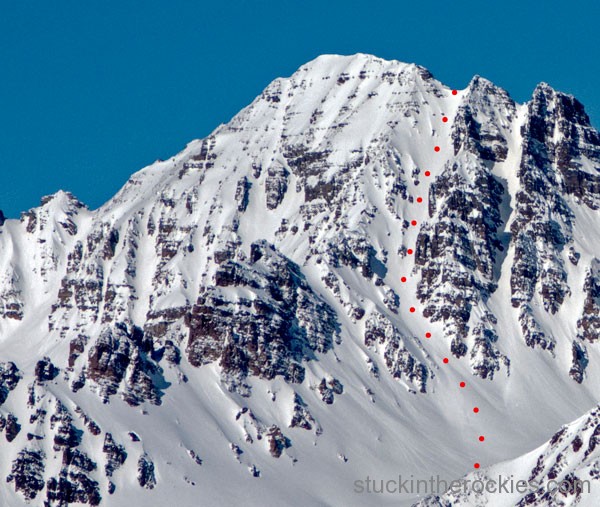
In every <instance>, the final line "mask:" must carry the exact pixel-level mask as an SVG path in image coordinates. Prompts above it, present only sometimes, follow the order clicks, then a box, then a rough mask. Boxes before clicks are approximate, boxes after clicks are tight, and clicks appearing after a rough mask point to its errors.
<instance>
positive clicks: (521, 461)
mask: <svg viewBox="0 0 600 507" xmlns="http://www.w3.org/2000/svg"><path fill="white" fill-rule="evenodd" d="M599 444H600V407H595V408H594V409H593V410H591V411H590V412H588V413H587V414H585V415H583V416H582V417H580V418H579V419H577V420H576V421H574V422H572V423H571V424H568V425H565V426H563V427H562V428H561V429H560V430H559V431H558V432H556V433H555V434H554V435H553V436H552V438H550V439H549V441H548V442H546V443H544V444H543V445H541V446H540V447H539V448H537V449H535V450H533V451H531V452H529V453H527V454H525V455H523V456H520V457H518V458H516V459H514V460H509V461H505V462H504V463H499V464H497V465H493V466H491V467H488V468H486V469H485V470H482V471H480V472H479V471H478V472H473V473H471V474H468V475H467V476H465V477H464V478H462V479H461V484H460V487H459V484H458V483H457V484H455V486H454V490H455V491H450V492H448V493H446V494H444V495H441V496H430V497H427V498H425V499H424V500H422V501H420V502H418V503H417V504H415V505H414V507H451V506H453V505H455V506H459V505H460V506H464V507H467V506H472V507H477V506H479V505H487V504H488V503H489V504H490V505H491V504H492V502H496V503H493V505H514V506H517V507H524V506H526V505H532V506H535V507H542V506H543V507H548V506H552V507H555V506H556V507H558V506H560V507H563V506H567V505H579V506H583V507H587V506H589V507H593V506H595V505H597V504H598V497H600V483H599V482H598V476H599V474H600V447H599ZM467 481H468V482H467ZM478 481H479V482H478ZM519 483H520V484H519ZM486 484H489V486H488V490H487V491H486V490H485V485H486ZM517 484H519V486H518V487H517ZM474 485H475V486H474ZM482 485H483V491H482ZM473 486H474V487H473ZM492 490H495V491H496V492H498V491H500V492H501V493H500V494H496V495H490V494H489V491H492Z"/></svg>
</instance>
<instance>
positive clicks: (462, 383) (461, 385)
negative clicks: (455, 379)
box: [459, 382, 467, 387]
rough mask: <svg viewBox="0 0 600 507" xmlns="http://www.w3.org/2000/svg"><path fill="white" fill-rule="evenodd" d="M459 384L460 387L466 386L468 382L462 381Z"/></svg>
mask: <svg viewBox="0 0 600 507" xmlns="http://www.w3.org/2000/svg"><path fill="white" fill-rule="evenodd" d="M459 385H460V387H465V386H466V385H467V384H465V383H464V382H461V383H460V384H459Z"/></svg>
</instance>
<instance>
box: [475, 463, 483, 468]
mask: <svg viewBox="0 0 600 507" xmlns="http://www.w3.org/2000/svg"><path fill="white" fill-rule="evenodd" d="M473 466H474V467H475V468H479V467H480V466H481V465H479V463H475V464H474V465H473Z"/></svg>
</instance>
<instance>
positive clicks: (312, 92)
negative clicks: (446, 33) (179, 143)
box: [0, 55, 600, 506]
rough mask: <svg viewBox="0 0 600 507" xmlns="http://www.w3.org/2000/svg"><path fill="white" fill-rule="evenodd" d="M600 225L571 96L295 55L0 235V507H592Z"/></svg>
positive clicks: (586, 134) (593, 140)
mask: <svg viewBox="0 0 600 507" xmlns="http://www.w3.org/2000/svg"><path fill="white" fill-rule="evenodd" d="M599 210H600V134H598V132H597V131H596V130H595V129H594V128H593V127H592V126H591V124H590V120H589V118H588V116H587V115H586V113H585V111H584V108H583V106H582V105H581V104H580V103H579V102H578V101H577V100H576V99H575V98H573V97H571V96H569V95H566V94H563V93H560V92H557V91H555V90H553V89H552V88H551V87H550V86H548V85H546V84H540V85H538V86H537V87H536V89H535V90H534V92H533V95H532V98H531V100H530V101H529V102H527V103H526V104H517V103H515V102H514V101H513V100H512V99H511V98H510V96H509V95H508V94H507V92H505V91H504V90H502V89H500V88H498V87H496V86H495V85H493V84H492V83H490V82H489V81H487V80H485V79H483V78H481V77H475V78H473V80H472V81H471V82H470V84H469V85H468V87H467V88H466V89H465V90H461V91H458V92H457V93H452V91H451V90H450V89H448V88H447V87H445V86H444V85H442V84H441V83H440V82H438V81H436V80H435V79H434V78H433V76H432V75H431V74H430V73H429V72H428V71H427V70H426V69H424V68H422V67H419V66H417V65H412V64H404V63H400V62H397V61H384V60H381V59H378V58H375V57H372V56H368V55H356V56H352V57H340V56H323V57H320V58H317V59H316V60H314V61H313V62H310V63H308V64H306V65H305V66H303V67H301V68H300V69H299V70H298V71H297V72H296V73H295V74H294V75H293V76H291V77H290V78H287V79H277V80H275V81H274V82H273V83H271V84H270V85H269V86H268V87H267V88H266V89H265V90H264V92H263V93H262V94H261V95H260V96H259V97H257V98H256V100H255V101H254V102H252V104H250V105H249V106H248V107H246V108H245V109H243V110H242V111H241V112H240V113H239V114H238V115H237V116H235V117H234V118H233V119H232V120H231V121H230V122H229V123H228V124H226V125H221V126H220V127H218V128H217V129H216V130H215V131H214V132H213V133H212V134H211V135H210V136H208V137H207V138H206V139H203V140H198V141H194V142H192V143H190V144H189V145H188V146H187V147H186V149H185V150H183V151H182V152H181V153H179V154H178V155H176V156H175V157H173V158H172V159H170V160H166V161H158V162H156V163H155V164H153V165H151V166H149V167H147V168H145V169H143V170H142V171H140V172H138V173H136V174H134V175H133V176H132V177H131V178H130V180H129V181H128V182H127V183H126V184H125V186H124V187H123V188H122V189H121V191H120V192H119V193H118V194H117V195H116V196H115V197H114V198H113V199H111V200H110V201H109V202H107V203H106V204H105V205H104V206H102V207H101V208H100V209H98V210H95V211H90V210H89V209H87V208H86V206H85V205H84V204H82V203H81V202H79V201H78V200H77V199H76V198H75V197H74V196H73V195H71V194H69V193H65V192H59V193H57V194H55V195H53V196H49V197H45V198H44V199H43V200H42V203H41V206H40V207H39V208H35V209H32V210H30V211H27V212H25V213H23V214H22V216H21V218H20V220H11V219H6V220H5V219H4V216H3V215H2V214H0V359H1V361H2V362H1V363H0V428H1V430H2V432H3V433H4V436H2V437H1V439H2V442H1V443H0V446H1V449H2V456H3V459H2V460H1V461H0V476H1V477H4V478H5V479H6V480H5V481H2V484H3V485H2V487H1V488H0V500H1V501H0V503H1V504H2V505H22V504H24V503H27V502H30V503H31V504H33V505H44V506H66V505H70V504H75V503H79V504H85V505H114V506H121V505H122V506H125V505H128V506H130V505H139V504H141V503H142V502H144V503H146V504H148V505H165V504H167V503H173V502H174V503H175V504H177V505H182V506H186V505H190V506H191V505H197V502H198V501H199V500H198V499H199V498H202V500H203V502H205V503H207V504H213V505H214V504H218V505H230V504H233V503H234V502H242V503H244V504H245V505H265V504H273V505H275V504H279V505H296V504H298V505H299V504H308V505H365V504H369V505H370V504H373V505H386V504H390V505H392V504H393V505H398V502H400V504H401V505H412V504H416V503H417V502H425V503H423V505H443V506H450V505H456V506H458V505H483V504H486V503H485V502H488V503H487V504H489V505H499V506H500V505H506V506H509V505H520V506H521V505H572V504H573V501H574V499H573V498H563V500H561V501H562V502H563V503H558V500H556V498H558V497H552V502H557V503H552V504H551V503H548V501H550V500H549V497H545V496H544V495H545V494H546V493H545V492H544V490H543V488H542V486H540V490H539V491H537V490H536V491H534V492H531V493H528V496H527V495H522V496H521V497H517V496H514V495H513V496H511V495H508V496H506V495H505V496H502V495H494V494H491V493H486V494H484V495H483V496H481V495H480V496H477V497H476V498H475V497H474V496H473V495H472V494H464V495H454V496H452V495H451V494H449V495H438V496H427V497H426V498H420V496H423V495H418V494H406V495H398V494H395V495H394V494H376V493H372V494H370V496H369V495H367V493H358V492H356V490H355V487H354V484H355V481H357V480H363V479H364V478H365V477H367V476H370V477H371V478H377V479H379V480H385V479H388V478H389V479H394V478H396V477H397V476H398V475H399V474H401V475H404V476H410V475H412V476H414V477H415V478H421V477H423V478H428V477H430V476H435V475H439V476H441V477H444V478H446V479H449V480H452V479H457V478H460V477H461V476H463V475H465V474H466V473H467V472H470V471H471V470H473V463H475V462H477V463H478V464H479V463H481V466H482V470H481V471H476V472H474V473H475V474H479V475H480V476H482V477H483V476H485V475H486V474H487V475H488V476H490V477H491V476H492V475H493V474H494V473H496V472H498V471H502V472H503V473H506V472H509V474H510V473H512V474H515V475H518V474H521V475H523V476H527V475H528V474H529V476H532V477H534V478H535V479H536V480H538V481H539V482H540V484H542V485H543V483H544V481H547V480H549V478H552V474H553V476H554V477H559V476H560V477H561V478H563V477H565V476H567V475H569V474H573V475H583V474H586V477H587V476H589V477H590V478H591V479H592V480H593V481H595V482H594V486H593V488H594V489H593V491H594V492H595V493H591V494H587V495H586V494H582V495H580V496H579V497H578V498H577V501H578V502H579V505H596V503H597V499H598V497H599V495H600V493H599V491H600V490H599V489H598V488H599V486H598V484H599V482H598V470H600V457H599V455H598V452H597V449H596V448H595V446H596V443H597V441H598V435H599V433H598V431H597V430H598V409H597V408H596V409H593V407H594V406H595V405H596V404H597V402H598V391H597V386H598V382H599V381H600V349H599V348H598V343H597V342H598V339H599V337H600V254H599V252H600V211H599ZM444 358H446V359H447V361H446V360H444ZM459 382H465V384H460V385H465V387H460V386H459ZM474 407H477V411H475V410H474V409H473V408H474ZM590 409H592V411H591V412H588V411H589V410H590ZM586 412H588V413H587V415H585V416H584V417H583V418H581V416H582V414H585V413H586ZM577 418H580V419H577ZM576 419H577V420H576ZM571 421H575V422H573V423H571V424H570V425H567V426H564V428H563V430H561V432H559V433H558V434H556V435H555V436H554V437H552V435H553V434H554V433H555V432H556V429H557V428H559V427H561V426H562V425H565V424H568V423H570V422H571ZM479 435H482V436H483V435H485V441H484V442H480V441H478V436H479ZM549 439H550V440H549ZM547 441H549V442H547ZM544 442H547V443H546V444H544ZM537 446H542V447H539V448H538V449H537V450H535V451H532V449H534V448H536V447H537ZM576 447H577V449H575V448H576ZM588 451H589V452H588ZM501 461H503V462H504V463H502V464H498V463H499V462H501ZM553 470H554V471H553ZM524 478H525V479H527V477H524ZM365 495H367V496H365ZM544 502H545V503H544Z"/></svg>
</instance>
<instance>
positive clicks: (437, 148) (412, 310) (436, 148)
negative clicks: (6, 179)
mask: <svg viewBox="0 0 600 507" xmlns="http://www.w3.org/2000/svg"><path fill="white" fill-rule="evenodd" d="M457 94H458V92H457V91H456V90H452V95H457ZM442 122H443V123H448V117H447V116H442ZM433 150H434V151H435V152H436V153H438V152H440V151H441V147H440V146H437V145H436V146H434V148H433ZM424 174H425V176H426V177H429V176H431V172H430V171H425V172H424ZM416 200H417V202H418V203H422V202H423V198H422V197H417V199H416ZM410 225H412V226H413V227H415V226H416V225H417V221H416V220H411V222H410ZM406 253H407V254H408V255H412V254H413V249H412V248H408V249H407V250H406ZM400 280H401V281H402V283H406V282H407V278H406V277H405V276H403V277H401V278H400ZM409 311H410V313H415V312H416V311H417V309H416V308H415V307H414V306H411V307H410V308H409ZM431 336H432V335H431V333H430V332H426V333H425V338H428V339H429V338H431ZM442 362H443V363H444V364H448V363H450V359H449V358H447V357H444V358H443V359H442ZM458 385H459V387H460V388H461V389H466V387H467V383H466V382H465V381H461V382H459V384H458ZM473 413H474V414H478V413H479V407H473ZM478 440H479V442H484V441H485V436H483V435H479V437H478ZM480 467H481V465H480V464H479V463H474V464H473V468H476V469H477V468H480Z"/></svg>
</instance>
